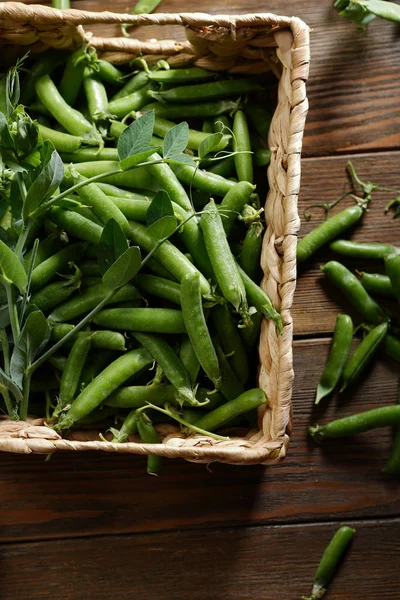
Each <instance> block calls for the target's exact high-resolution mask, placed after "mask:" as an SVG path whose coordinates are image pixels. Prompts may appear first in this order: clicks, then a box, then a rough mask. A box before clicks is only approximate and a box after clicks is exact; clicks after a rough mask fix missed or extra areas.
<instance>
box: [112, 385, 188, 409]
mask: <svg viewBox="0 0 400 600" xmlns="http://www.w3.org/2000/svg"><path fill="white" fill-rule="evenodd" d="M148 402H151V404H155V405H156V406H164V404H165V403H168V404H173V405H176V404H177V402H176V389H175V388H174V386H173V385H169V384H164V383H163V384H160V385H148V386H145V385H144V386H143V385H136V386H133V385H131V386H127V387H121V388H119V389H118V390H116V391H115V392H114V393H113V394H111V396H109V397H108V398H107V399H106V400H105V401H104V404H106V405H107V406H115V407H116V408H140V407H142V406H146V404H147V403H148Z"/></svg>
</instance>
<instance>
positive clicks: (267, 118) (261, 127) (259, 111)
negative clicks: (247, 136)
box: [244, 103, 271, 142]
mask: <svg viewBox="0 0 400 600" xmlns="http://www.w3.org/2000/svg"><path fill="white" fill-rule="evenodd" d="M244 112H245V114H246V117H247V118H248V120H249V122H250V125H251V126H252V128H253V129H254V130H255V131H256V133H257V134H258V135H259V136H260V137H261V138H262V139H263V140H264V141H265V142H267V141H268V133H269V127H270V125H271V115H270V114H269V113H268V112H267V111H266V110H265V109H264V108H262V107H261V106H258V105H257V104H251V103H246V104H245V105H244Z"/></svg>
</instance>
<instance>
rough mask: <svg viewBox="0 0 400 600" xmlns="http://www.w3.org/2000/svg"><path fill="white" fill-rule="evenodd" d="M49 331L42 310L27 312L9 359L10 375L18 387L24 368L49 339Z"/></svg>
mask: <svg viewBox="0 0 400 600" xmlns="http://www.w3.org/2000/svg"><path fill="white" fill-rule="evenodd" d="M50 331H51V330H50V325H49V323H48V321H47V319H46V317H45V316H44V314H43V313H42V311H40V310H36V311H34V312H31V313H30V314H29V316H28V318H27V319H26V322H25V325H24V327H23V329H22V331H21V335H20V338H19V341H18V344H17V345H16V346H15V347H14V351H13V353H12V356H11V361H10V373H11V377H12V379H13V381H14V382H15V383H16V384H17V385H18V386H19V387H20V388H22V381H23V377H24V373H25V371H26V369H27V368H28V367H29V366H30V365H31V364H32V363H33V361H34V359H35V357H36V356H37V355H38V354H39V352H40V351H41V350H42V349H43V348H44V347H45V346H46V344H47V342H48V341H49V339H50Z"/></svg>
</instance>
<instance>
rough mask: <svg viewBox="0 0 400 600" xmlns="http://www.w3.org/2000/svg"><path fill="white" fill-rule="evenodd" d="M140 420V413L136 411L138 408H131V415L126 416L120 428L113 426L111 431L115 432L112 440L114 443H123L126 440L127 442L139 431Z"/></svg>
mask: <svg viewBox="0 0 400 600" xmlns="http://www.w3.org/2000/svg"><path fill="white" fill-rule="evenodd" d="M138 420H139V414H138V412H137V411H136V409H135V410H131V412H130V413H129V415H128V416H127V417H125V419H124V422H123V423H122V425H121V428H120V429H119V430H117V429H113V428H112V429H111V431H112V432H113V434H114V437H113V439H112V440H111V441H112V443H113V444H122V443H124V442H127V441H128V439H129V436H131V435H134V434H135V433H137V430H138Z"/></svg>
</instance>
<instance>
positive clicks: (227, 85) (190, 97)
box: [151, 78, 264, 117]
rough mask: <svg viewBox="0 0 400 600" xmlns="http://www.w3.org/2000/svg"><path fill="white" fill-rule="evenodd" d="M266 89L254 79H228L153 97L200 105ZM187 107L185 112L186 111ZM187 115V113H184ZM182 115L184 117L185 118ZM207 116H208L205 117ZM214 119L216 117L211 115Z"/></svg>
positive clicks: (177, 89) (157, 93)
mask: <svg viewBox="0 0 400 600" xmlns="http://www.w3.org/2000/svg"><path fill="white" fill-rule="evenodd" d="M263 89H264V88H263V86H262V85H260V83H258V82H257V81H255V80H254V79H250V78H249V79H244V78H242V79H226V80H222V81H213V82H211V83H197V84H194V85H183V86H179V87H176V88H172V89H170V90H166V91H162V92H153V93H152V94H151V95H152V96H153V97H154V98H156V99H157V100H161V101H162V102H167V103H169V102H171V103H185V104H186V103H187V102H189V103H191V102H194V103H198V101H199V98H201V100H214V99H218V98H227V97H231V96H235V95H236V96H241V95H243V94H248V93H249V92H258V91H262V90H263ZM186 108H187V107H186V106H185V108H184V111H186ZM184 115H185V113H184ZM184 115H182V116H184ZM204 116H206V115H204ZM209 116H210V117H213V116H215V115H212V114H211V115H209Z"/></svg>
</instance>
